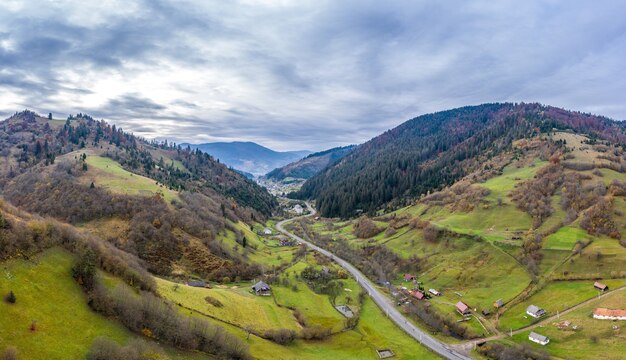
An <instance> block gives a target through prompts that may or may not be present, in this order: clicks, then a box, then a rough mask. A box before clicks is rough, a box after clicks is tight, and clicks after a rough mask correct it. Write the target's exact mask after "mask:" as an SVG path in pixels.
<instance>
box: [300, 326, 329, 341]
mask: <svg viewBox="0 0 626 360" xmlns="http://www.w3.org/2000/svg"><path fill="white" fill-rule="evenodd" d="M301 333H302V338H303V339H305V340H323V339H326V338H327V337H329V336H330V329H329V328H325V327H322V326H320V325H315V326H311V327H305V328H304V329H302V332H301Z"/></svg>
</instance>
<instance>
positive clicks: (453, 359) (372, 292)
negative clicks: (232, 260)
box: [276, 202, 471, 360]
mask: <svg viewBox="0 0 626 360" xmlns="http://www.w3.org/2000/svg"><path fill="white" fill-rule="evenodd" d="M306 206H307V207H308V209H309V211H310V213H309V214H307V215H303V216H300V217H295V218H291V219H287V220H283V221H281V222H279V223H277V224H276V229H277V230H278V231H280V232H281V233H283V234H285V235H287V236H289V237H290V238H292V239H294V240H296V241H298V242H300V243H302V244H305V245H306V246H308V247H309V248H311V249H313V250H315V251H317V252H319V253H320V254H322V255H325V256H327V257H329V258H330V259H331V260H333V261H335V262H336V263H337V264H339V266H341V267H342V268H344V269H346V270H347V271H348V272H350V273H351V274H352V276H353V277H354V278H355V279H356V281H357V283H359V284H360V285H361V287H363V289H365V291H367V293H368V295H369V296H370V297H371V298H372V300H374V302H375V303H376V305H378V307H380V308H381V310H382V311H383V312H384V313H386V314H387V317H389V318H390V319H391V320H392V321H393V322H394V323H396V325H398V326H399V327H400V328H401V329H402V330H404V331H406V333H407V334H409V335H410V336H412V337H413V338H415V340H417V341H419V342H420V343H421V344H422V345H424V346H426V347H427V348H429V349H430V350H432V351H433V352H434V353H436V354H438V355H440V356H442V357H443V358H445V359H450V360H469V359H471V358H470V357H468V356H466V355H463V354H461V353H459V352H457V351H455V350H453V349H451V348H450V346H449V345H448V344H446V343H444V342H441V341H439V340H437V339H435V338H434V337H432V336H430V335H429V334H427V333H426V332H424V331H423V330H421V329H419V328H418V327H416V326H415V325H413V323H411V322H410V321H409V320H408V319H407V318H406V317H405V316H404V315H402V313H400V311H398V309H397V308H396V307H395V306H394V304H393V303H392V302H391V300H390V299H389V298H387V297H386V296H385V295H384V294H383V293H382V292H381V291H380V290H378V288H377V287H376V286H375V285H374V283H372V282H371V281H370V280H369V279H368V278H367V277H366V276H365V275H363V273H361V272H360V271H359V270H358V269H357V268H356V267H354V266H352V264H350V263H349V262H347V261H345V260H343V259H341V258H339V257H337V256H335V255H334V254H333V253H331V252H330V251H328V250H325V249H322V248H321V247H319V246H317V245H315V244H313V243H311V242H308V241H306V240H304V239H303V238H301V237H299V236H297V235H295V234H293V233H291V232H289V231H287V230H285V228H283V225H284V224H286V223H288V222H290V221H293V220H295V219H298V218H302V217H310V216H314V215H315V213H316V212H315V209H313V207H311V205H310V204H309V203H308V202H307V203H306Z"/></svg>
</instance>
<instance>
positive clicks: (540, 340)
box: [528, 331, 550, 346]
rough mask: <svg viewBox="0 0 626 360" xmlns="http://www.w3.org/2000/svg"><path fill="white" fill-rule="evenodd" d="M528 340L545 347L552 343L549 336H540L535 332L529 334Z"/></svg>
mask: <svg viewBox="0 0 626 360" xmlns="http://www.w3.org/2000/svg"><path fill="white" fill-rule="evenodd" d="M528 340H530V341H532V342H535V343H537V344H540V345H544V346H545V345H547V344H548V343H549V342H550V339H548V337H547V336H543V335H539V334H537V333H536V332H534V331H531V332H530V334H528Z"/></svg>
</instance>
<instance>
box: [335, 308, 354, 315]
mask: <svg viewBox="0 0 626 360" xmlns="http://www.w3.org/2000/svg"><path fill="white" fill-rule="evenodd" d="M335 309H337V311H339V312H340V313H341V315H343V316H345V317H347V318H351V317H353V316H354V312H353V311H352V309H350V307H349V306H348V305H337V306H335Z"/></svg>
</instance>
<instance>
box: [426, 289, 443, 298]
mask: <svg viewBox="0 0 626 360" xmlns="http://www.w3.org/2000/svg"><path fill="white" fill-rule="evenodd" d="M428 292H429V293H431V294H432V295H433V296H441V293H440V292H439V291H437V290H435V289H428Z"/></svg>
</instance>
